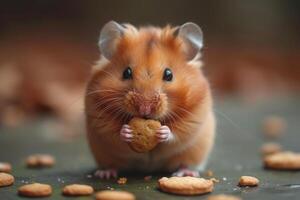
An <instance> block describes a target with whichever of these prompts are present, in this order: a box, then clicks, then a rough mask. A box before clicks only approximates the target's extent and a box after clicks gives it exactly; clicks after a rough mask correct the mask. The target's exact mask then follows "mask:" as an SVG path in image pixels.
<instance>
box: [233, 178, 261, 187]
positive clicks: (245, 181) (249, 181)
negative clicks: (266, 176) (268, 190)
mask: <svg viewBox="0 0 300 200" xmlns="http://www.w3.org/2000/svg"><path fill="white" fill-rule="evenodd" d="M258 183H259V180H258V179H257V178H256V177H253V176H241V178H240V180H239V184H238V185H239V186H241V187H245V186H249V187H254V186H257V185H258Z"/></svg>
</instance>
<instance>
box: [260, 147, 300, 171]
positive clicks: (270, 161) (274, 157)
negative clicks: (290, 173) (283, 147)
mask: <svg viewBox="0 0 300 200" xmlns="http://www.w3.org/2000/svg"><path fill="white" fill-rule="evenodd" d="M264 165H265V167H266V168H269V169H276V170H300V153H294V152H291V151H284V152H279V153H274V154H271V155H268V156H266V157H265V158H264Z"/></svg>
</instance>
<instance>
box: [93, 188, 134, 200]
mask: <svg viewBox="0 0 300 200" xmlns="http://www.w3.org/2000/svg"><path fill="white" fill-rule="evenodd" d="M96 200H135V196H134V195H133V194H132V193H129V192H125V191H111V190H103V191H101V192H97V194H96Z"/></svg>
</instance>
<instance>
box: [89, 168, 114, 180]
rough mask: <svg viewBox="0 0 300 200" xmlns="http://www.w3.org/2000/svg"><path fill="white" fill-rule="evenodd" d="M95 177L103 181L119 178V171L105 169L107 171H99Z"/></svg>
mask: <svg viewBox="0 0 300 200" xmlns="http://www.w3.org/2000/svg"><path fill="white" fill-rule="evenodd" d="M94 175H95V176H96V177H98V178H101V179H110V178H117V177H118V171H117V170H116V169H105V170H101V169H98V170H97V171H96V172H95V174H94Z"/></svg>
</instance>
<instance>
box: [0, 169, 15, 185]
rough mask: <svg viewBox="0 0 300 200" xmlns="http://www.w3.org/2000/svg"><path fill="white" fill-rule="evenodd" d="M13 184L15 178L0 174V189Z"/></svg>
mask: <svg viewBox="0 0 300 200" xmlns="http://www.w3.org/2000/svg"><path fill="white" fill-rule="evenodd" d="M14 182H15V178H14V177H13V176H12V175H10V174H8V173H4V172H1V173H0V187H4V186H10V185H12V184H13V183H14Z"/></svg>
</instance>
